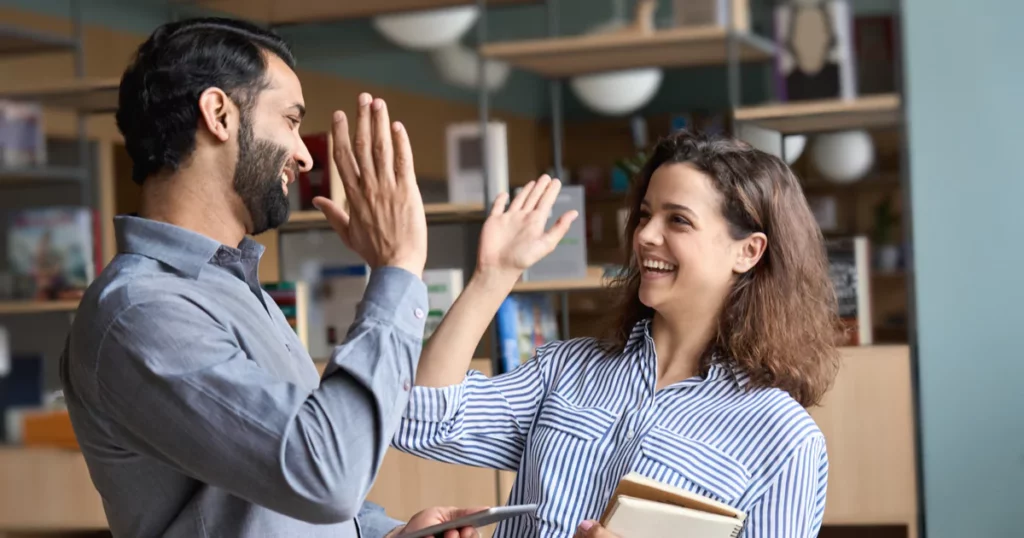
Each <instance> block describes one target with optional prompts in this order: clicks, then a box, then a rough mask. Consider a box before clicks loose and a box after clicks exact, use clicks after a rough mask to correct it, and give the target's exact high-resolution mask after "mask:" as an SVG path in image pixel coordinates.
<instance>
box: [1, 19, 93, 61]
mask: <svg viewBox="0 0 1024 538" xmlns="http://www.w3.org/2000/svg"><path fill="white" fill-rule="evenodd" d="M74 50H75V40H74V39H72V38H70V37H64V36H59V35H53V34H48V33H43V32H37V31H35V30H31V29H28V28H22V27H19V26H11V25H9V24H0V56H15V55H19V54H37V53H46V52H73V51H74Z"/></svg>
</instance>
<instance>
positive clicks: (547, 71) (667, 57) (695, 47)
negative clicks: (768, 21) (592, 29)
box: [480, 26, 774, 78]
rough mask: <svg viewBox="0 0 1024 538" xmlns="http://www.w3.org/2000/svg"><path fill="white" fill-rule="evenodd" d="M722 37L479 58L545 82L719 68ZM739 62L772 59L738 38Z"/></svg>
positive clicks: (491, 53) (622, 37) (603, 43)
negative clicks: (653, 70) (621, 71)
mask: <svg viewBox="0 0 1024 538" xmlns="http://www.w3.org/2000/svg"><path fill="white" fill-rule="evenodd" d="M727 35H728V34H727V31H726V29H725V28H723V27H719V26H693V27H680V28H671V29H666V30H657V31H655V32H651V33H639V32H637V33H618V34H585V35H577V36H567V37H557V38H544V39H534V40H529V41H513V42H499V43H491V44H487V45H484V46H483V47H481V49H480V51H481V54H482V55H484V56H486V57H488V58H493V59H495V60H502V61H505V62H508V63H510V64H511V65H513V66H515V67H518V68H520V69H524V70H526V71H532V72H534V73H537V74H539V75H542V76H545V77H551V78H558V77H569V76H575V75H582V74H587V73H597V72H602V71H615V70H619V69H631V68H640V67H649V66H660V67H696V66H703V65H723V64H725V63H726V62H727V60H728V49H727V46H726V44H727ZM739 41H740V55H739V57H740V59H741V60H742V61H764V60H769V59H771V58H772V57H773V55H772V53H773V50H774V46H773V45H772V44H771V42H770V41H768V40H765V39H762V38H760V37H757V36H754V35H744V36H742V37H741V38H740V40H739Z"/></svg>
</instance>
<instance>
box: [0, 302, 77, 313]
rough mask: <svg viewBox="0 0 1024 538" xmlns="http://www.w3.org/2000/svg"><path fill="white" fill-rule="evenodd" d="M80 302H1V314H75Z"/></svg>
mask: <svg viewBox="0 0 1024 538" xmlns="http://www.w3.org/2000/svg"><path fill="white" fill-rule="evenodd" d="M77 309H78V301H0V314H42V313H46V312H74V311H75V310H77Z"/></svg>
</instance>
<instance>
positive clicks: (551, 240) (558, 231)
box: [544, 211, 579, 248]
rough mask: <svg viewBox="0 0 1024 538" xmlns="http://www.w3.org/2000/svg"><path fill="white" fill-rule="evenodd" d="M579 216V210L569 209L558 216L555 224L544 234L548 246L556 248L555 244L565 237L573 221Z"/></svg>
mask: <svg viewBox="0 0 1024 538" xmlns="http://www.w3.org/2000/svg"><path fill="white" fill-rule="evenodd" d="M578 216H579V212H577V211H568V212H566V213H565V214H563V215H562V216H561V217H558V220H557V221H555V225H554V226H552V227H551V229H550V230H548V231H547V232H546V233H545V234H544V241H545V243H547V245H548V248H555V245H557V244H558V242H559V241H561V240H562V238H563V237H565V234H567V233H568V232H569V226H570V225H572V223H573V221H574V220H576V217H578Z"/></svg>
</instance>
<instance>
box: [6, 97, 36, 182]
mask: <svg viewBox="0 0 1024 538" xmlns="http://www.w3.org/2000/svg"><path fill="white" fill-rule="evenodd" d="M46 159H47V157H46V132H45V129H44V128H43V107H42V106H41V105H40V104H39V103H28V102H20V101H9V100H0V167H4V168H25V167H32V166H44V165H45V164H46Z"/></svg>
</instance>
